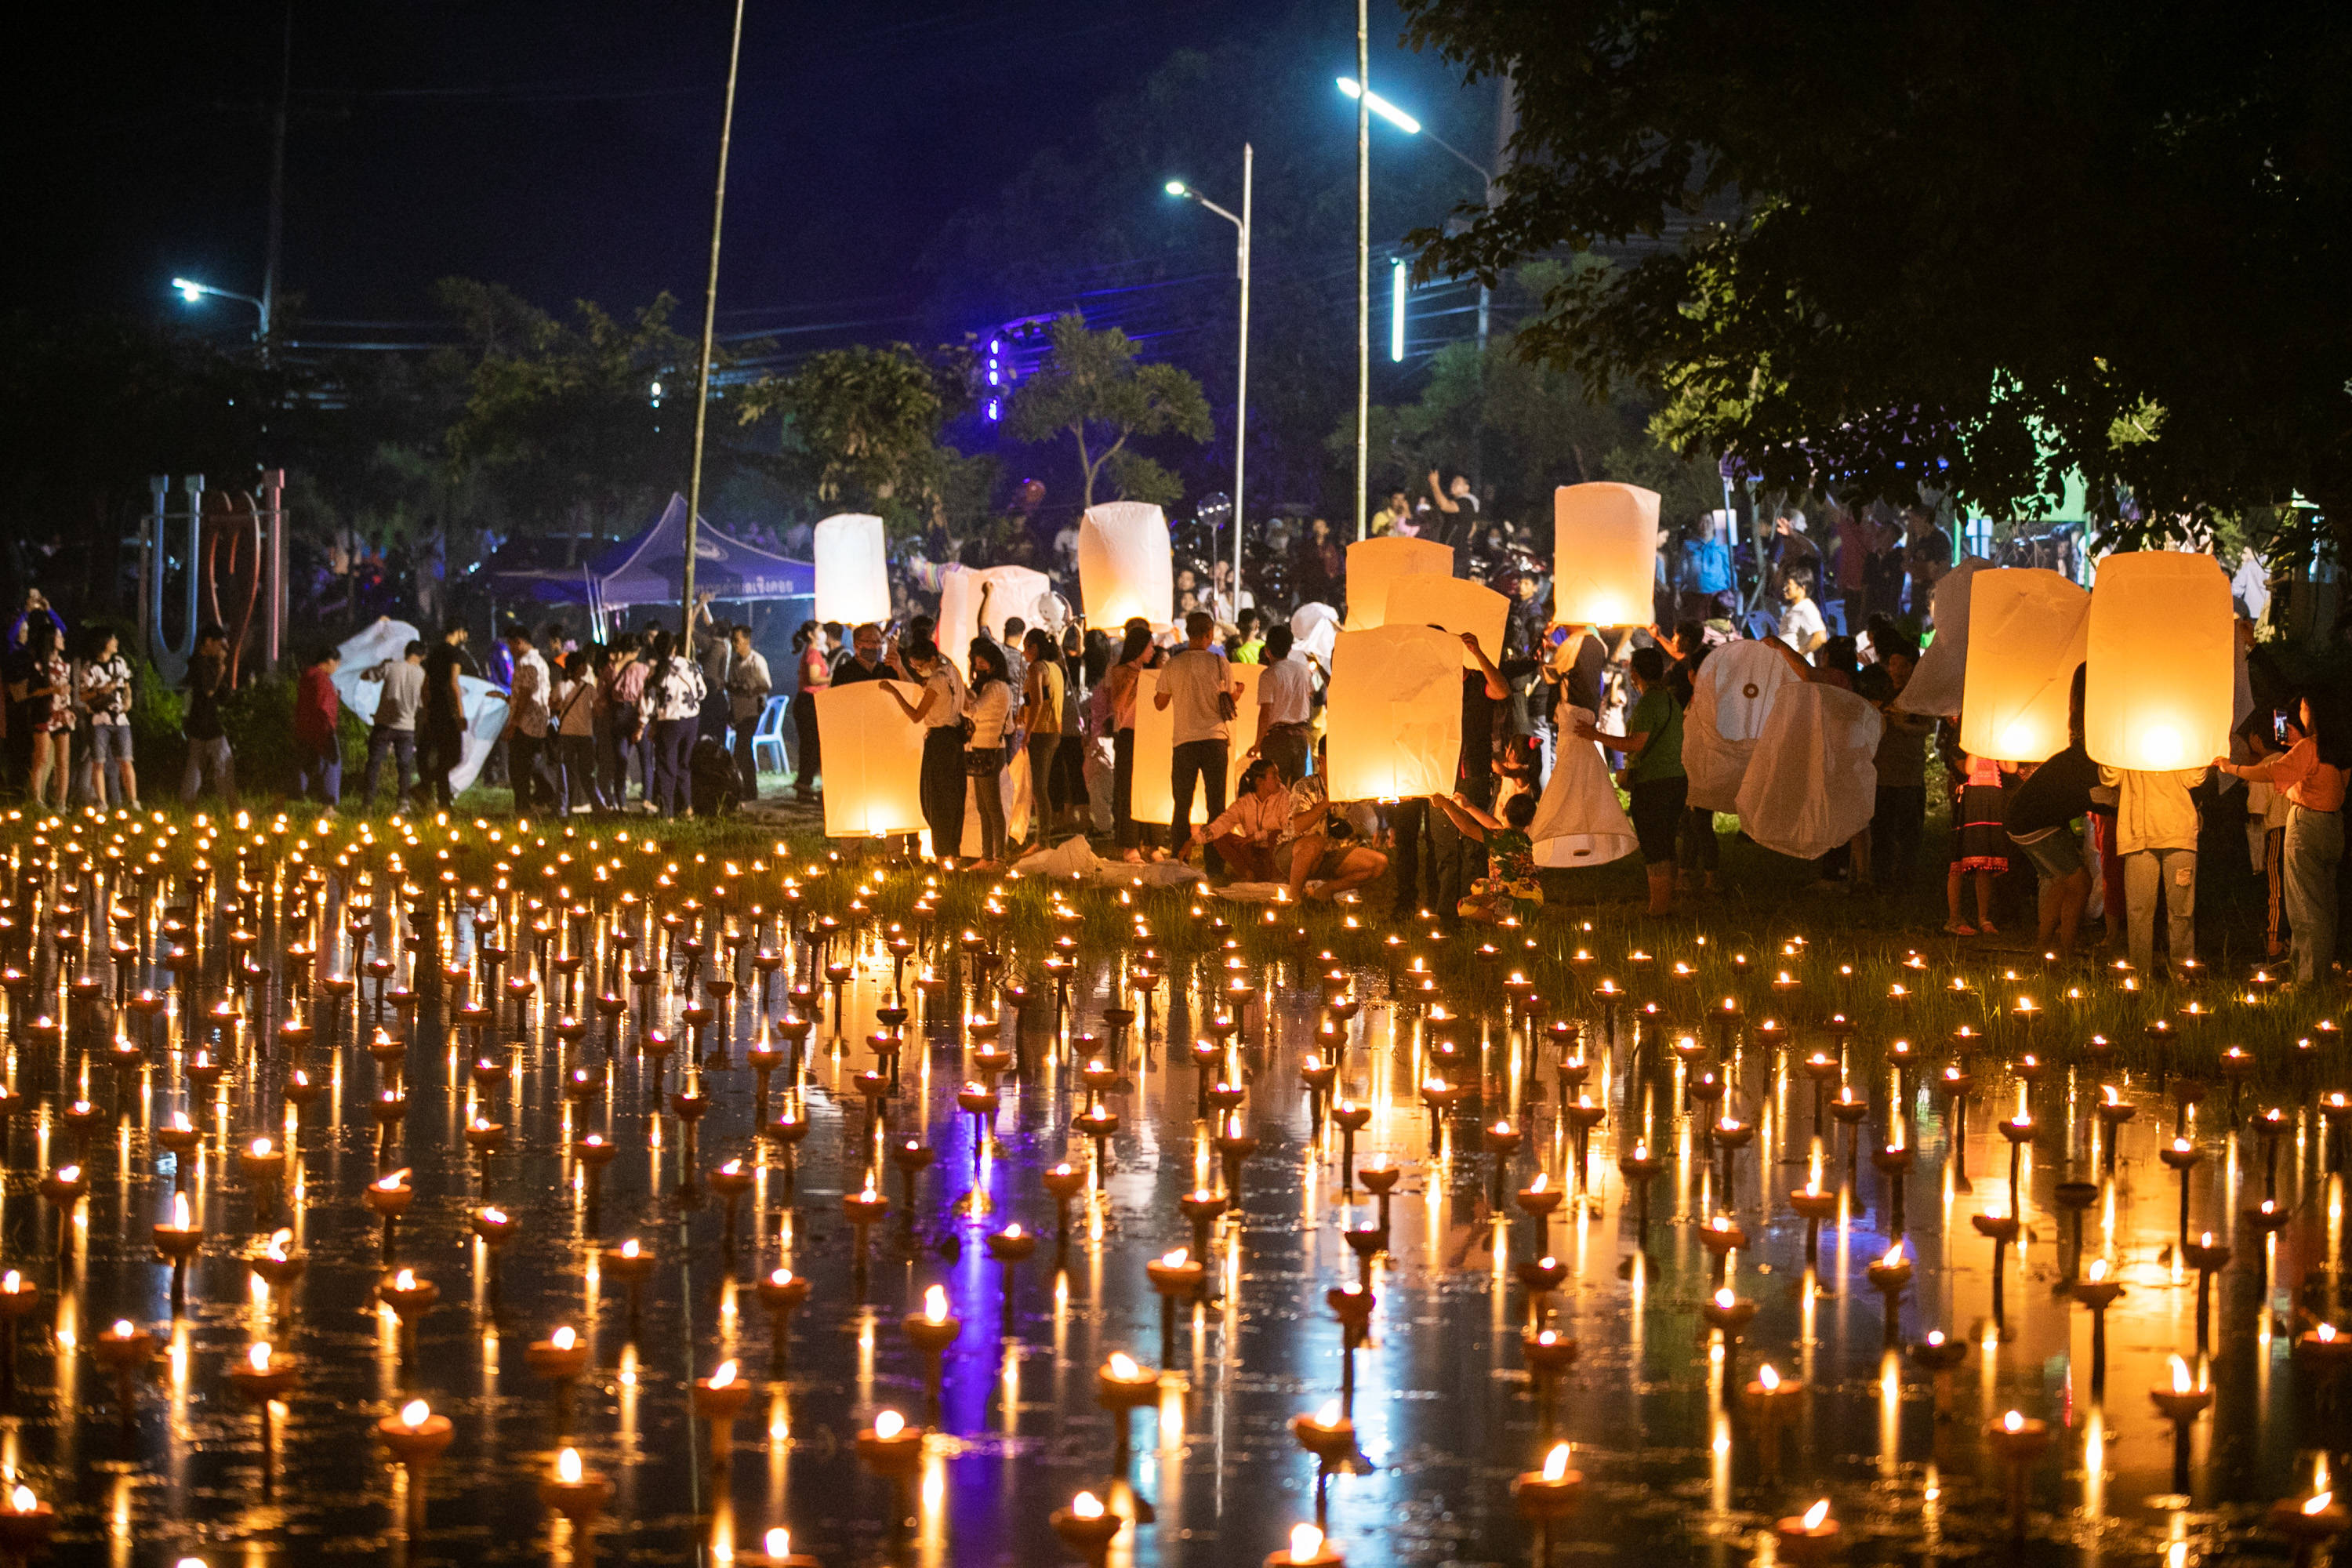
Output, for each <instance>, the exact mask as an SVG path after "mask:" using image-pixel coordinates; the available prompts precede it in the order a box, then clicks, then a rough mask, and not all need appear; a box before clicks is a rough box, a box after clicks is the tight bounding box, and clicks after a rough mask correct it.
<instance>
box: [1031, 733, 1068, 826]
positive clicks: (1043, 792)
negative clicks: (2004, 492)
mask: <svg viewBox="0 0 2352 1568" xmlns="http://www.w3.org/2000/svg"><path fill="white" fill-rule="evenodd" d="M1061 752H1062V737H1061V736H1059V735H1034V734H1033V735H1031V736H1030V737H1029V833H1030V837H1031V838H1032V840H1033V841H1034V842H1035V843H1038V844H1051V843H1052V842H1053V841H1054V834H1053V827H1054V824H1055V821H1056V820H1058V819H1059V818H1060V816H1061V815H1062V806H1063V805H1064V804H1065V797H1064V795H1063V793H1062V775H1061V774H1060V773H1057V772H1055V768H1054V763H1055V759H1056V758H1058V757H1059V756H1060V755H1061Z"/></svg>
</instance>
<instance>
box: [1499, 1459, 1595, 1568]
mask: <svg viewBox="0 0 2352 1568" xmlns="http://www.w3.org/2000/svg"><path fill="white" fill-rule="evenodd" d="M1569 1459H1570V1448H1569V1446H1568V1445H1567V1444H1566V1443H1555V1444H1553V1445H1552V1447H1551V1451H1550V1452H1549V1454H1547V1455H1546V1456H1545V1457H1544V1462H1543V1468H1540V1469H1534V1470H1522V1471H1520V1472H1519V1474H1518V1476H1517V1478H1516V1479H1513V1480H1512V1482H1511V1504H1512V1506H1513V1507H1514V1508H1515V1509H1517V1510H1518V1515H1519V1517H1520V1518H1521V1519H1523V1520H1526V1521H1528V1524H1530V1525H1532V1526H1533V1527H1534V1528H1535V1532H1536V1550H1535V1561H1536V1564H1537V1568H1549V1565H1550V1563H1551V1548H1552V1531H1553V1530H1554V1529H1555V1528H1556V1527H1557V1526H1559V1525H1561V1524H1564V1523H1566V1522H1567V1521H1568V1520H1569V1518H1570V1516H1571V1515H1572V1514H1574V1513H1575V1512H1576V1504H1577V1500H1578V1498H1579V1497H1580V1495H1581V1494H1582V1493H1583V1490H1584V1476H1583V1473H1582V1472H1581V1471H1579V1470H1572V1469H1570V1468H1569V1463H1568V1462H1569Z"/></svg>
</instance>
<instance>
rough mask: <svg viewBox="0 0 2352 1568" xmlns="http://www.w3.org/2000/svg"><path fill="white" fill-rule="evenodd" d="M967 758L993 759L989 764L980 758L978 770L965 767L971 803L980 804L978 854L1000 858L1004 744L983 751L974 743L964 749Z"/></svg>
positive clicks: (1002, 843)
mask: <svg viewBox="0 0 2352 1568" xmlns="http://www.w3.org/2000/svg"><path fill="white" fill-rule="evenodd" d="M964 755H965V758H966V759H967V760H968V761H971V760H981V759H989V758H992V759H994V765H993V766H991V765H989V763H987V762H986V761H984V760H982V761H980V765H981V767H982V770H983V771H982V772H980V773H972V772H971V769H970V768H969V767H967V768H966V769H965V776H966V777H968V778H969V779H971V795H972V803H973V804H974V805H977V806H978V807H979V808H980V858H982V859H983V860H1002V859H1003V858H1004V748H1003V747H1002V746H994V747H991V748H989V749H988V750H986V751H982V750H981V749H980V748H979V747H974V748H972V749H971V751H969V752H965V753H964Z"/></svg>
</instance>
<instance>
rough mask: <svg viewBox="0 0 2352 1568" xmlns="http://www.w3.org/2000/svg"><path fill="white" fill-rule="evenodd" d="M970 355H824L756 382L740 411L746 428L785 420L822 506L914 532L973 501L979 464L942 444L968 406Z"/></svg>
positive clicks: (895, 348)
mask: <svg viewBox="0 0 2352 1568" xmlns="http://www.w3.org/2000/svg"><path fill="white" fill-rule="evenodd" d="M970 378H971V351H970V350H969V349H968V348H963V347H958V348H950V349H941V350H940V351H939V352H938V353H935V354H934V355H933V356H932V357H931V359H930V360H929V361H928V362H927V361H926V360H924V359H923V358H922V357H921V356H920V355H919V354H917V353H915V351H914V350H913V349H911V348H909V347H908V345H906V344H905V343H892V344H890V345H889V346H888V347H887V348H878V349H877V348H868V347H866V346H864V345H860V346H858V347H856V348H848V349H833V350H827V351H825V352H824V353H816V354H812V355H810V356H809V358H808V359H807V360H805V361H804V362H803V363H802V364H801V366H800V368H799V369H798V370H796V371H794V372H793V374H791V375H788V376H783V377H777V378H763V379H761V381H758V382H755V383H754V384H752V385H751V386H750V387H749V388H747V389H746V390H745V392H744V394H743V395H742V397H741V399H740V405H741V406H740V415H741V418H742V421H743V423H745V424H747V425H749V424H751V423H753V422H754V421H757V420H759V419H761V418H764V417H766V416H769V415H776V416H780V417H781V421H782V445H783V449H784V451H785V453H786V454H787V455H788V456H790V457H792V458H795V459H797V460H798V463H799V465H800V466H802V467H803V468H805V469H806V470H807V473H806V476H805V477H806V480H807V482H808V483H809V485H810V486H811V488H812V489H814V491H815V494H816V497H817V499H818V500H820V501H822V502H824V504H826V505H828V506H830V505H834V504H836V503H841V504H847V505H854V506H858V507H863V508H865V509H866V510H869V511H871V512H873V513H874V514H875V515H877V516H878V517H880V518H882V519H883V520H884V521H885V522H887V523H888V524H889V525H890V527H891V529H892V531H895V532H901V533H904V532H911V531H915V530H917V529H919V528H921V527H922V526H924V525H925V524H926V523H929V522H930V521H933V520H934V518H939V519H940V521H945V517H944V515H943V513H944V512H946V511H949V510H959V508H960V506H961V504H962V503H963V502H964V501H965V500H967V499H968V498H967V496H966V492H967V491H968V490H969V489H970V488H971V484H970V481H971V474H970V473H969V472H968V469H969V465H970V464H971V462H972V461H973V459H971V458H965V457H964V456H963V455H962V454H961V453H960V452H958V451H956V450H955V449H954V448H953V447H946V446H942V445H941V444H940V426H942V425H943V424H945V423H946V421H947V420H948V418H949V417H950V416H951V414H952V413H954V412H955V411H956V409H957V408H959V407H960V406H961V405H963V404H965V403H968V402H969V401H970V395H969V392H968V391H967V390H966V389H967V387H968V386H969V384H970ZM982 489H985V483H984V481H983V484H982ZM985 499H986V498H985V496H984V494H983V496H982V505H983V506H984V505H985Z"/></svg>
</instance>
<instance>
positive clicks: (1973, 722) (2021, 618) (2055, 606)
mask: <svg viewBox="0 0 2352 1568" xmlns="http://www.w3.org/2000/svg"><path fill="white" fill-rule="evenodd" d="M2090 614H2091V595H2088V594H2086V593H2084V592H2083V590H2082V589H2080V588H2078V587H2076V586H2075V585H2074V584H2073V583H2071V582H2069V581H2068V580H2067V579H2066V577H2065V575H2064V574H2063V573H2058V572H2051V571H2046V570H2044V569H2043V568H2042V567H2039V566H2023V567H2003V568H2001V569H2000V570H1998V571H1989V572H1979V573H1978V574H1976V579H1975V581H1974V583H1973V584H1970V586H1969V638H1968V647H1969V652H1968V679H1967V683H1966V686H1965V688H1964V689H1963V692H1962V701H1961V705H1960V749H1961V750H1962V751H1965V752H1968V753H1969V755H1970V756H1976V757H1991V758H1994V759H1997V760H1998V761H2000V762H2005V763H2039V762H2044V761H2047V760H2048V759H2049V758H2051V757H2054V756H2056V755H2057V754H2058V753H2059V752H2063V751H2064V750H2065V749H2066V739H2067V730H2066V715H2067V710H2068V708H2069V706H2070V705H2071V702H2072V699H2073V694H2074V670H2075V668H2076V667H2077V666H2078V665H2080V664H2081V663H2082V662H2083V652H2084V647H2085V646H2086V644H2087V642H2088V639H2089V636H2090Z"/></svg>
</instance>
